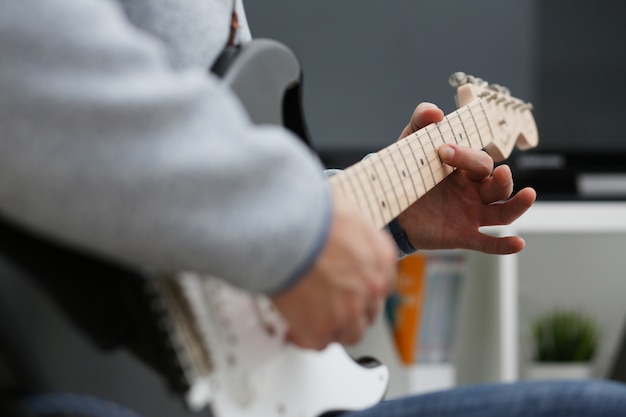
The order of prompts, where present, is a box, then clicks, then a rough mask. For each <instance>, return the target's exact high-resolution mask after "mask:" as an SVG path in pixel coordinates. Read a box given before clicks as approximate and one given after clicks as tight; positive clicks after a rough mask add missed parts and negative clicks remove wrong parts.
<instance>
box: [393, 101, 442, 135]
mask: <svg viewBox="0 0 626 417" xmlns="http://www.w3.org/2000/svg"><path fill="white" fill-rule="evenodd" d="M443 116H444V115H443V111H442V110H441V109H440V108H439V107H437V106H436V105H435V104H433V103H428V102H423V103H420V104H418V105H417V107H415V110H413V114H412V115H411V120H410V121H409V124H408V125H407V126H406V127H405V128H404V130H403V131H402V133H401V134H400V138H404V137H406V136H408V135H410V134H411V133H413V132H416V131H418V130H419V129H421V128H423V127H425V126H427V125H429V124H431V123H437V122H440V121H441V120H443Z"/></svg>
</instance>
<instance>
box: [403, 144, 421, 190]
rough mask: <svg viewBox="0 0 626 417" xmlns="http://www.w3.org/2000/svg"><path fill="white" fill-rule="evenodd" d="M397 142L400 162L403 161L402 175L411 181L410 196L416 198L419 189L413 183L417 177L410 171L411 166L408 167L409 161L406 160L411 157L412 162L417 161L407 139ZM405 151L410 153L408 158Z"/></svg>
mask: <svg viewBox="0 0 626 417" xmlns="http://www.w3.org/2000/svg"><path fill="white" fill-rule="evenodd" d="M398 143H399V145H398V150H399V152H400V158H401V160H402V162H403V163H404V169H403V170H402V175H403V177H404V178H406V179H407V180H409V181H410V182H411V187H412V188H413V194H412V196H413V197H414V198H415V199H417V198H419V196H420V191H419V190H418V189H417V188H418V187H417V186H416V184H415V182H416V180H417V178H416V177H415V175H413V172H412V171H411V168H410V167H409V161H408V160H409V159H413V161H414V162H417V161H416V160H415V155H414V154H413V152H412V151H411V144H410V143H409V141H408V140H407V139H403V140H402V141H400V142H398ZM406 152H408V153H409V155H410V156H409V157H408V158H407V155H406ZM418 172H419V171H418ZM422 187H423V184H422Z"/></svg>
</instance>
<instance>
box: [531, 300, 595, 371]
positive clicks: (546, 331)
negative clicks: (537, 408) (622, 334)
mask: <svg viewBox="0 0 626 417" xmlns="http://www.w3.org/2000/svg"><path fill="white" fill-rule="evenodd" d="M532 338H533V358H532V359H533V364H532V366H531V367H530V368H529V369H528V375H527V376H528V378H530V379H546V378H552V379H563V378H566V379H572V378H588V377H590V376H591V362H592V361H593V359H594V357H595V354H596V351H597V349H598V344H599V339H600V331H599V329H598V325H597V323H596V321H595V320H594V319H593V318H592V317H590V316H589V315H587V314H585V313H583V312H581V311H577V310H573V309H569V310H567V309H565V310H564V309H557V310H554V311H550V312H548V313H545V314H543V315H541V316H539V317H537V319H536V320H535V321H534V323H533V326H532Z"/></svg>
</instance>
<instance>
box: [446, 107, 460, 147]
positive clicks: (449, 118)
mask: <svg viewBox="0 0 626 417" xmlns="http://www.w3.org/2000/svg"><path fill="white" fill-rule="evenodd" d="M453 115H454V113H452V114H450V115H448V116H446V117H444V118H443V120H444V122H447V123H448V126H450V135H451V136H452V139H454V143H456V144H457V145H458V144H459V141H458V140H457V138H456V133H455V132H454V126H452V122H451V117H450V116H453ZM444 142H445V141H444Z"/></svg>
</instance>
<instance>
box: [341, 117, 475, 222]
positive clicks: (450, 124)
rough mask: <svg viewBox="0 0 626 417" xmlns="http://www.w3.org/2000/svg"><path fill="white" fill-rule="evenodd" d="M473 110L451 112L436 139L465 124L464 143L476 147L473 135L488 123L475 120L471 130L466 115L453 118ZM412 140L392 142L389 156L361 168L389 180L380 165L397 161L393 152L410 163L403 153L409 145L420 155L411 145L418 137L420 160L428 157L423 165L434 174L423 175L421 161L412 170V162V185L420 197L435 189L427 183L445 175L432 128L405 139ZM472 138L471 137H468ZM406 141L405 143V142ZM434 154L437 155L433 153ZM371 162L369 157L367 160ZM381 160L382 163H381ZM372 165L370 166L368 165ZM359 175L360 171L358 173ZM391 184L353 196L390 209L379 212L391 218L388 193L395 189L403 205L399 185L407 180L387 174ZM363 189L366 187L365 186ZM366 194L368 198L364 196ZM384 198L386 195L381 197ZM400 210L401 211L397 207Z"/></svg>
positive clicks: (381, 208)
mask: <svg viewBox="0 0 626 417" xmlns="http://www.w3.org/2000/svg"><path fill="white" fill-rule="evenodd" d="M468 107H469V106H468ZM470 112H471V109H468V108H466V107H464V108H461V109H459V110H458V111H457V114H450V115H448V116H446V119H444V120H443V121H442V122H440V124H439V126H437V130H438V131H439V132H440V133H439V134H438V135H437V137H436V138H435V139H436V142H441V143H442V144H443V143H444V142H445V141H442V138H445V137H446V136H450V134H452V135H454V133H455V132H457V131H458V130H459V127H460V126H461V130H464V131H465V133H466V138H465V139H462V142H468V144H469V145H470V146H472V145H473V144H472V141H474V142H476V141H475V140H473V136H474V135H475V134H476V133H478V135H479V136H480V130H481V129H483V128H484V127H485V125H484V123H481V124H482V126H479V125H478V124H477V123H474V124H473V126H472V128H471V130H468V129H467V128H466V127H465V126H464V125H463V118H462V117H459V118H458V121H457V117H453V116H458V115H460V114H462V113H465V114H466V115H467V113H470ZM474 121H475V117H474ZM442 127H443V129H442ZM455 128H456V129H455ZM426 135H428V136H429V141H428V143H427V144H424V143H423V142H422V140H421V138H423V137H424V136H426ZM405 139H408V140H404V141H402V140H401V141H400V142H399V143H398V144H396V146H394V145H390V146H389V147H387V148H385V150H383V151H386V153H388V156H387V157H385V155H380V158H379V159H378V160H377V161H374V162H371V163H370V164H367V163H366V164H363V165H360V166H359V168H362V169H361V171H366V170H367V169H368V168H369V169H370V170H373V171H374V173H375V174H373V176H371V177H370V178H371V179H372V181H374V180H375V179H376V178H379V179H381V183H382V181H383V180H384V179H385V177H384V176H382V175H380V172H378V169H376V168H377V166H378V165H380V164H381V163H382V164H384V165H388V161H385V160H386V159H389V160H391V162H392V163H394V164H395V162H394V160H393V157H392V155H393V154H398V153H400V154H401V159H402V160H403V162H404V163H405V164H406V157H405V156H404V155H402V151H403V147H404V148H406V147H407V146H409V147H410V148H411V149H410V154H412V155H413V156H415V155H416V154H418V153H419V152H418V151H416V150H413V149H414V148H417V147H413V146H411V145H412V144H414V143H415V140H416V139H417V140H418V141H419V143H420V146H419V148H421V151H422V152H421V154H422V156H423V157H420V160H421V161H423V159H424V158H426V160H427V161H428V162H427V164H428V165H426V163H425V162H423V166H424V167H425V166H428V169H429V170H430V171H431V173H430V174H427V175H426V178H424V174H423V168H420V166H419V165H418V164H416V165H414V168H416V169H412V167H409V166H408V165H405V166H406V167H407V169H408V171H409V172H410V174H411V175H410V177H409V179H410V180H411V182H412V184H413V189H414V191H416V194H415V196H416V197H418V196H420V195H423V194H424V193H425V192H427V191H428V190H429V189H430V188H432V187H431V186H430V185H428V184H427V182H432V183H433V185H432V186H434V185H436V183H437V182H438V178H439V177H441V178H443V177H444V175H443V165H441V163H440V161H439V160H438V157H437V155H436V147H435V145H434V143H435V140H433V139H432V137H431V135H430V131H429V130H428V129H425V130H424V129H422V130H420V131H419V132H416V134H413V135H410V136H409V137H408V138H405ZM454 139H455V142H457V143H461V142H459V140H458V139H457V136H456V135H454ZM468 139H469V140H468ZM403 142H404V143H403ZM429 145H430V146H432V147H433V150H432V151H431V152H426V151H425V149H424V148H425V147H426V146H429ZM394 147H395V148H396V149H394V150H392V148H394ZM481 147H482V143H481ZM433 154H434V155H433ZM431 156H432V157H431ZM366 161H367V160H366ZM434 161H437V167H436V168H435V170H434V171H433V169H432V166H433V162H434ZM377 162H378V163H377ZM368 165H370V166H368ZM416 172H419V173H420V176H421V177H422V187H421V188H423V189H424V192H419V191H417V187H416V186H415V180H414V178H415V173H416ZM356 174H357V175H358V172H357V173H356ZM386 179H387V180H388V181H387V184H386V185H385V184H382V186H380V187H378V190H377V189H376V188H374V189H373V191H374V194H372V193H366V192H365V193H364V194H363V193H357V192H356V191H355V190H353V195H355V198H356V199H357V200H359V203H360V202H364V203H365V205H367V206H370V207H369V208H370V211H372V209H371V206H373V205H376V207H377V208H378V209H379V210H383V209H386V210H387V211H389V213H388V214H387V215H386V214H385V213H382V212H381V213H379V214H380V216H381V217H382V218H383V219H384V218H388V217H389V216H392V215H393V213H392V212H391V210H392V207H391V206H392V205H393V201H389V199H388V195H387V194H390V193H389V190H391V191H392V192H393V194H394V195H395V197H396V200H395V202H396V205H400V204H401V203H400V199H399V198H398V196H397V190H398V185H399V184H401V183H404V182H405V181H403V180H402V178H400V177H399V176H398V179H400V181H397V180H395V181H394V178H393V177H391V176H390V175H387V178H386ZM426 180H430V181H426ZM360 182H363V179H362V178H360ZM362 188H363V187H362ZM381 191H382V193H383V194H384V196H381ZM364 197H365V198H364ZM381 197H382V198H381ZM404 197H405V200H406V201H407V202H408V201H409V200H408V196H407V195H406V194H405V195H404ZM359 205H362V204H359ZM380 205H382V206H383V207H380ZM395 211H396V212H397V211H398V210H395Z"/></svg>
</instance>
